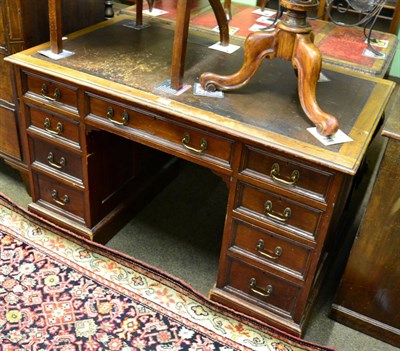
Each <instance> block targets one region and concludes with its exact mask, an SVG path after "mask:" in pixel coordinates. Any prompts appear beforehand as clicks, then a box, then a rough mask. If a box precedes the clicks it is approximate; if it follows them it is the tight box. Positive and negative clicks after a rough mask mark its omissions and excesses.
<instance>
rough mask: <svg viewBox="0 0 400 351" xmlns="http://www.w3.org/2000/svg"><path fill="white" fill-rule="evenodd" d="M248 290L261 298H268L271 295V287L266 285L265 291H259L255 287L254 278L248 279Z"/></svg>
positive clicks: (259, 289) (255, 281)
mask: <svg viewBox="0 0 400 351" xmlns="http://www.w3.org/2000/svg"><path fill="white" fill-rule="evenodd" d="M249 287H250V290H251V291H252V292H253V293H255V294H257V295H260V296H262V297H269V296H271V294H272V290H273V289H272V285H270V284H268V285H267V286H266V287H265V289H261V288H259V287H258V286H257V280H256V278H251V279H250V284H249Z"/></svg>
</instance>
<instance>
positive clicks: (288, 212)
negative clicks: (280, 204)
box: [264, 200, 292, 222]
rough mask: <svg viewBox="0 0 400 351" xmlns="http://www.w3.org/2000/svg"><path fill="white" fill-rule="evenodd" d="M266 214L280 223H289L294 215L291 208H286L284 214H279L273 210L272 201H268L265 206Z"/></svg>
mask: <svg viewBox="0 0 400 351" xmlns="http://www.w3.org/2000/svg"><path fill="white" fill-rule="evenodd" d="M264 210H265V214H266V216H267V217H270V218H273V219H276V220H277V221H280V222H287V221H288V220H289V218H290V216H291V215H292V210H291V209H290V207H286V208H285V209H284V210H283V213H278V212H275V211H273V210H272V201H270V200H267V201H266V202H265V205H264Z"/></svg>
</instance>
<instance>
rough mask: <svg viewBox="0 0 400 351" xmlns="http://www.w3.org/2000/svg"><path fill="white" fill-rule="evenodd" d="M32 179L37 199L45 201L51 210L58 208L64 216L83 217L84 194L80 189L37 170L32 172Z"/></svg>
mask: <svg viewBox="0 0 400 351" xmlns="http://www.w3.org/2000/svg"><path fill="white" fill-rule="evenodd" d="M33 179H34V183H35V189H36V194H37V197H38V201H40V202H41V203H43V202H44V203H45V204H46V203H47V204H48V205H50V206H49V207H50V208H51V209H52V210H54V209H55V208H58V210H59V212H60V213H61V214H62V215H64V216H68V217H72V218H74V219H81V220H82V219H83V216H84V194H83V192H82V191H80V190H78V189H74V188H72V187H69V186H68V185H65V184H63V183H61V182H59V181H57V180H55V179H52V178H50V177H47V176H45V175H43V174H40V173H37V172H34V173H33Z"/></svg>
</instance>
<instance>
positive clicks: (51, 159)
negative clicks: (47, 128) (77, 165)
mask: <svg viewBox="0 0 400 351" xmlns="http://www.w3.org/2000/svg"><path fill="white" fill-rule="evenodd" d="M47 162H48V163H49V165H50V166H53V167H54V168H57V169H62V168H63V167H65V165H66V163H67V160H66V159H65V157H61V158H60V161H59V162H56V161H54V154H53V153H52V152H49V154H48V155H47Z"/></svg>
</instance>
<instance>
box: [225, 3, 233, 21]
mask: <svg viewBox="0 0 400 351" xmlns="http://www.w3.org/2000/svg"><path fill="white" fill-rule="evenodd" d="M224 10H225V16H226V19H227V20H228V21H230V20H231V19H232V5H231V0H225V2H224Z"/></svg>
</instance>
